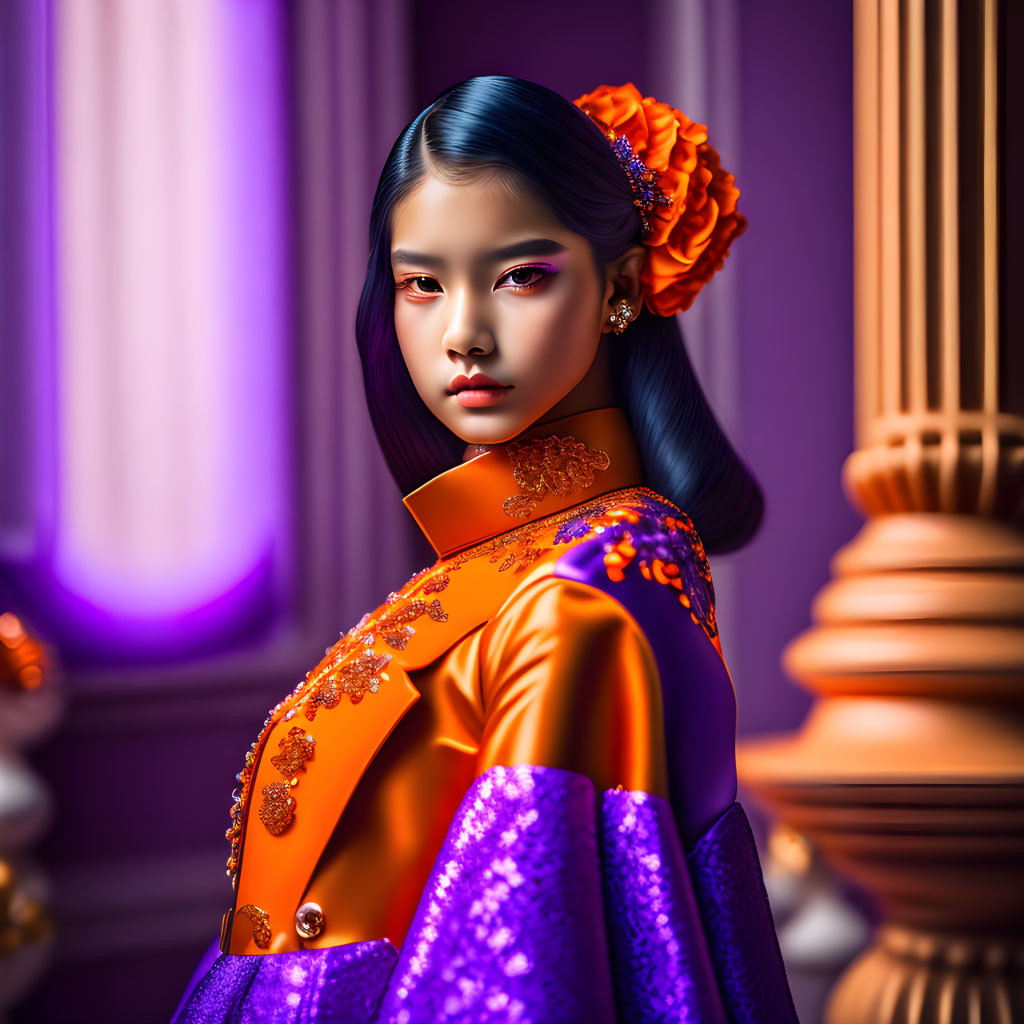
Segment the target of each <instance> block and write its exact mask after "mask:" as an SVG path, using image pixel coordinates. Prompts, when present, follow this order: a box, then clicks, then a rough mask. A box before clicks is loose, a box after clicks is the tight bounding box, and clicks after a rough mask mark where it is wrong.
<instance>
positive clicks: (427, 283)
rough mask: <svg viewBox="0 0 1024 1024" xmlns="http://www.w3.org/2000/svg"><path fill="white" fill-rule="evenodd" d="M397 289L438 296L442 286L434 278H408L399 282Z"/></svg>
mask: <svg viewBox="0 0 1024 1024" xmlns="http://www.w3.org/2000/svg"><path fill="white" fill-rule="evenodd" d="M395 287H396V288H399V289H404V290H409V291H413V292H419V293H421V294H426V293H429V294H431V295H436V294H437V293H438V292H440V291H441V285H440V284H439V283H438V282H437V281H435V280H434V278H432V277H407V278H405V279H404V280H402V281H399V282H398V284H397V285H395Z"/></svg>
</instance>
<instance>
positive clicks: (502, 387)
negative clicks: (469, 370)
mask: <svg viewBox="0 0 1024 1024" xmlns="http://www.w3.org/2000/svg"><path fill="white" fill-rule="evenodd" d="M511 390H512V385H511V384H499V383H498V382H497V381H496V380H494V379H492V378H491V377H488V376H487V375H486V374H484V373H474V374H473V376H472V377H465V376H463V375H462V374H460V375H459V376H458V377H456V378H455V379H454V380H453V381H452V382H451V385H450V386H449V388H448V393H449V394H452V395H454V396H455V401H456V402H458V403H459V405H461V406H464V407H465V408H468V409H478V408H481V407H483V406H487V405H496V404H497V403H498V402H500V401H501V400H502V398H503V397H504V396H505V393H506V392H507V391H511Z"/></svg>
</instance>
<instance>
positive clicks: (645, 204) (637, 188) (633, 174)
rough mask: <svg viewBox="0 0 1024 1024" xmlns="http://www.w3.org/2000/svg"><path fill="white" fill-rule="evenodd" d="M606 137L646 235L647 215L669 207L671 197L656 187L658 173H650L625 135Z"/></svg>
mask: <svg viewBox="0 0 1024 1024" xmlns="http://www.w3.org/2000/svg"><path fill="white" fill-rule="evenodd" d="M608 135H609V138H611V140H612V150H613V151H614V152H615V155H616V156H617V157H618V158H619V163H620V164H621V165H622V169H623V170H624V171H625V172H626V177H627V178H628V179H629V187H630V188H631V189H632V190H633V197H634V198H633V205H634V206H636V207H638V208H639V210H640V220H641V222H642V223H643V226H644V234H645V235H646V234H648V233H649V232H650V230H651V226H650V224H649V223H648V221H647V214H649V213H650V212H651V211H652V210H653V209H654V208H655V207H656V206H671V205H672V197H671V196H667V195H665V193H664V192H663V191H662V190H661V188H660V187H659V185H658V178H659V177H660V175H659V173H658V172H657V171H652V170H651V168H650V167H648V166H647V164H645V163H644V162H643V160H641V159H640V158H639V157H638V156H637V155H636V153H634V152H633V147H632V146H631V145H630V142H629V139H627V138H626V136H625V135H615V134H614V133H613V132H609V133H608Z"/></svg>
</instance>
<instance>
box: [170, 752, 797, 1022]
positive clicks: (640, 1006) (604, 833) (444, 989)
mask: <svg viewBox="0 0 1024 1024" xmlns="http://www.w3.org/2000/svg"><path fill="white" fill-rule="evenodd" d="M242 1021H251V1022H267V1024H303V1022H307V1021H309V1022H314V1021H315V1022H318V1024H333V1022H335V1021H338V1022H340V1021H346V1022H350V1024H434V1022H441V1021H445V1022H452V1024H454V1022H461V1024H469V1022H474V1024H499V1022H500V1024H504V1022H507V1021H516V1022H519V1024H530V1022H537V1024H582V1022H586V1024H612V1022H620V1024H626V1022H628V1024H662V1022H669V1021H672V1022H699V1024H784V1022H785V1024H795V1022H796V1016H795V1013H794V1011H793V1004H792V1000H791V999H790V996H789V989H788V986H787V983H786V976H785V971H784V968H783V965H782V959H781V956H780V955H779V949H778V943H777V941H776V938H775V932H774V928H773V926H772V920H771V915H770V912H769V910H768V905H767V900H766V897H765V892H764V885H763V883H762V881H761V875H760V867H759V865H758V860H757V851H756V849H755V847H754V844H753V838H752V836H751V834H750V828H749V825H748V824H747V820H746V817H745V815H744V813H743V810H742V808H741V807H740V806H739V804H733V805H732V806H731V807H730V808H729V810H728V811H726V813H725V814H723V815H722V816H721V817H720V818H719V819H718V820H717V821H716V822H715V824H714V825H713V826H712V828H711V829H710V830H709V831H708V832H707V833H706V835H705V836H704V837H702V839H701V840H700V842H698V844H697V845H696V847H695V848H694V849H693V851H692V852H691V853H690V854H689V855H688V856H687V857H684V855H683V851H682V846H681V844H680V841H679V837H678V834H677V833H676V831H675V824H674V821H673V815H672V809H671V806H670V805H669V803H668V802H667V801H665V800H663V799H662V798H660V797H656V796H652V795H651V794H648V793H643V792H631V791H628V790H608V791H606V792H605V793H604V794H603V796H602V797H601V799H600V801H598V800H597V798H596V794H595V792H594V787H593V784H592V783H591V782H590V780H589V779H588V778H586V777H585V776H583V775H580V774H578V773H576V772H570V771H563V770H560V769H555V768H544V767H537V766H533V765H521V766H517V767H512V768H508V767H500V766H499V767H494V768H491V769H489V770H488V771H487V772H485V773H484V774H483V775H482V776H481V777H480V778H479V779H477V780H476V782H474V783H473V785H472V786H471V787H470V788H469V790H468V791H467V793H466V795H465V796H464V798H463V800H462V802H461V804H460V806H459V808H458V811H457V812H456V814H455V816H454V818H453V820H452V823H451V827H450V828H449V831H448V834H447V836H446V838H445V842H444V844H443V846H442V849H441V852H440V854H439V856H438V857H437V860H436V861H435V864H434V868H433V871H432V872H431V875H430V879H429V881H428V884H427V886H426V888H425V889H424V891H423V895H422V898H421V901H420V904H419V908H418V910H417V912H416V916H415V918H414V920H413V923H412V927H411V929H410V931H409V933H408V935H407V936H406V940H405V943H404V944H403V947H402V951H401V953H400V954H399V953H396V951H395V949H394V947H393V946H392V945H391V944H390V943H389V942H387V941H386V940H384V941H375V942H361V943H350V944H347V945H341V946H332V947H328V948H326V949H319V950H317V949H308V950H301V951H299V952H294V953H277V954H268V955H261V956H238V955H224V956H221V957H220V958H218V959H217V960H216V962H215V963H214V965H213V968H212V969H211V970H210V971H209V972H208V973H207V974H206V975H205V976H204V977H203V978H202V979H201V980H200V981H199V983H198V984H197V985H196V987H195V989H194V991H193V992H192V993H191V995H190V997H189V998H188V999H187V1000H186V1001H185V1004H184V1006H183V1008H182V1009H181V1010H180V1011H179V1013H178V1014H177V1015H176V1017H175V1018H174V1021H173V1022H172V1024H241V1022H242Z"/></svg>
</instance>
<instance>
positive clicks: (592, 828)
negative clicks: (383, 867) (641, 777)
mask: <svg viewBox="0 0 1024 1024" xmlns="http://www.w3.org/2000/svg"><path fill="white" fill-rule="evenodd" d="M595 811H596V808H595V799H594V789H593V786H592V784H591V783H590V781H589V780H588V779H586V778H585V777H583V776H581V775H576V774H574V773H571V772H565V771H559V770H557V769H552V768H537V767H533V766H520V767H514V768H502V767H497V768H491V769H489V770H488V771H487V772H485V773H484V775H482V776H481V777H480V778H479V779H477V781H476V782H475V783H474V784H473V786H472V787H471V788H470V789H469V791H468V792H467V794H466V796H465V797H464V798H463V801H462V803H461V805H460V807H459V810H458V812H457V813H456V815H455V818H454V820H453V822H452V825H451V827H450V829H449V831H448V835H447V837H446V839H445V842H444V846H443V847H442V849H441V852H440V854H439V855H438V858H437V861H436V864H435V867H434V871H433V873H432V874H431V877H430V880H429V882H428V883H427V888H426V890H425V891H424V894H423V899H422V901H421V903H420V906H419V909H418V911H417V913H416V917H415V919H414V920H413V923H412V927H411V929H410V930H409V934H408V935H407V936H406V940H405V943H404V945H403V947H402V953H401V956H400V958H399V962H398V965H397V967H396V968H395V973H394V975H393V976H392V979H391V982H390V984H389V985H388V992H387V994H386V995H385V997H384V1002H383V1005H382V1006H381V1020H382V1021H388V1022H395V1024H418V1022H428V1021H442V1020H443V1021H452V1022H455V1021H458V1022H466V1024H468V1022H470V1021H473V1022H495V1024H496V1022H498V1021H516V1022H518V1024H529V1022H538V1024H539V1022H543V1024H559V1022H564V1024H578V1022H582V1021H587V1022H588V1024H602V1022H608V1024H611V1022H613V1021H614V1020H615V1009H614V1006H615V1004H614V996H613V992H612V987H611V974H610V969H609V963H608V947H607V941H606V938H605V927H604V914H603V909H602V896H601V874H600V869H599V864H598V850H597V839H596V822H595Z"/></svg>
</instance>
